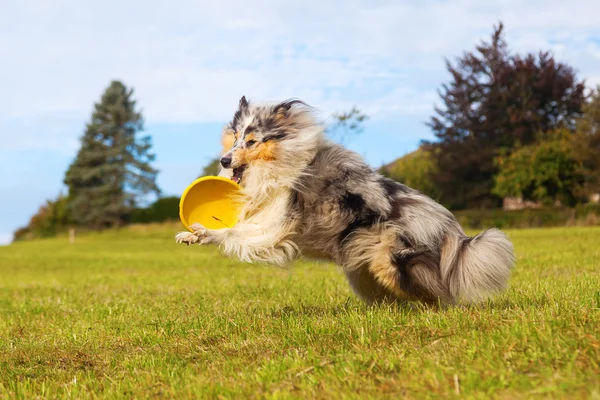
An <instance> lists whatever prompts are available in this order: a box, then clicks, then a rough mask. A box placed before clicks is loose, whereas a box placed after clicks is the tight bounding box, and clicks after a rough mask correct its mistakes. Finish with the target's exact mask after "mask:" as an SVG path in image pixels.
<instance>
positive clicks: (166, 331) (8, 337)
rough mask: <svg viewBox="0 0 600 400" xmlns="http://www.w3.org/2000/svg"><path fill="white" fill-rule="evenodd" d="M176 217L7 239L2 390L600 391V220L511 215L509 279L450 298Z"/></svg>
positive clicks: (212, 393)
mask: <svg viewBox="0 0 600 400" xmlns="http://www.w3.org/2000/svg"><path fill="white" fill-rule="evenodd" d="M177 229H179V227H175V226H155V227H132V228H129V229H127V230H122V231H120V232H117V231H112V232H106V233H103V234H90V235H86V236H82V237H79V238H78V239H77V242H76V244H74V245H70V244H69V243H67V240H66V239H65V238H58V239H49V240H40V241H32V242H23V243H18V244H15V245H12V246H8V247H4V248H0V398H1V397H3V398H11V399H12V398H28V399H29V398H35V397H41V398H57V397H58V398H63V397H71V398H88V397H92V398H93V397H103V398H107V397H108V398H148V397H153V398H163V397H164V398H173V397H176V398H232V397H238V398H264V397H268V398H323V399H330V398H361V399H362V398H373V397H395V398H398V397H402V398H419V399H421V398H439V397H444V398H459V397H460V398H465V397H467V398H482V399H483V398H489V397H492V398H505V399H513V398H531V397H540V398H549V397H550V398H565V397H569V398H594V397H595V398H600V365H599V364H600V227H591V228H556V229H554V228H553V229H535V230H522V231H509V232H508V233H509V235H510V236H511V238H512V239H513V240H514V242H515V245H516V251H517V258H518V263H517V267H516V269H515V271H514V275H513V278H512V280H511V286H510V289H509V290H508V291H507V292H506V293H505V294H503V295H501V296H500V297H498V298H497V299H495V300H493V301H491V302H489V303H487V304H484V305H481V306H478V307H470V308H463V307H455V308H448V309H443V310H439V309H434V308H424V307H420V306H419V307H409V306H399V307H378V308H371V309H369V308H367V307H365V306H364V305H363V304H361V303H360V302H359V301H358V300H356V299H355V298H354V297H353V295H352V294H351V292H350V290H349V289H348V287H347V285H346V283H345V281H344V279H343V277H342V275H341V274H340V273H339V272H338V271H337V270H336V268H335V267H334V266H332V265H329V264H318V263H299V264H298V265H296V266H295V268H293V269H291V270H280V269H275V268H272V267H264V266H257V265H247V264H239V263H236V262H234V261H231V260H228V259H224V258H222V257H220V256H218V255H217V254H216V252H215V251H214V250H213V249H204V248H199V247H185V246H177V245H175V243H174V241H173V231H175V230H177ZM458 393H460V395H459V394H458Z"/></svg>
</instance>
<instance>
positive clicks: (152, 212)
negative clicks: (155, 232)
mask: <svg viewBox="0 0 600 400" xmlns="http://www.w3.org/2000/svg"><path fill="white" fill-rule="evenodd" d="M177 219H179V197H175V196H173V197H162V198H160V199H158V200H156V201H155V202H154V203H153V204H152V205H151V206H150V207H148V208H136V209H135V210H134V211H133V213H132V214H131V221H130V222H131V223H134V224H147V223H150V222H164V221H168V220H177Z"/></svg>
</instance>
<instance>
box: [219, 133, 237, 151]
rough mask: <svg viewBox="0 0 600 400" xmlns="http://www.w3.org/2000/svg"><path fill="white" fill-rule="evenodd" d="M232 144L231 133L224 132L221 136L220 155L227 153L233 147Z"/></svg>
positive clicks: (233, 137)
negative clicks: (221, 147)
mask: <svg viewBox="0 0 600 400" xmlns="http://www.w3.org/2000/svg"><path fill="white" fill-rule="evenodd" d="M234 142H235V136H234V134H233V131H224V132H223V135H221V146H223V149H222V150H221V153H222V154H225V153H227V152H228V151H229V150H230V149H231V148H232V147H233V143H234Z"/></svg>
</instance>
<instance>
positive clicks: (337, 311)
mask: <svg viewBox="0 0 600 400" xmlns="http://www.w3.org/2000/svg"><path fill="white" fill-rule="evenodd" d="M442 309H443V307H439V306H438V305H430V304H419V303H411V302H394V303H376V304H370V305H368V304H365V303H363V302H361V301H360V300H357V299H353V298H348V299H347V300H346V301H345V302H343V303H340V304H337V305H333V306H322V305H315V304H300V305H293V306H292V305H286V306H280V307H277V308H275V309H273V310H272V311H271V316H272V317H273V318H282V317H291V316H294V317H323V316H329V317H335V316H343V315H348V314H363V313H367V312H372V311H377V310H387V311H389V312H392V313H397V314H407V313H415V312H421V311H425V310H442Z"/></svg>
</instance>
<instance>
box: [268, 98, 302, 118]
mask: <svg viewBox="0 0 600 400" xmlns="http://www.w3.org/2000/svg"><path fill="white" fill-rule="evenodd" d="M296 104H301V105H304V106H306V103H305V102H303V101H302V100H286V101H282V102H281V103H279V104H277V105H276V106H275V107H273V114H275V118H277V119H282V118H285V117H287V115H288V112H289V111H290V109H291V108H292V107H293V106H294V105H296Z"/></svg>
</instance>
